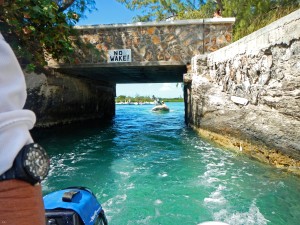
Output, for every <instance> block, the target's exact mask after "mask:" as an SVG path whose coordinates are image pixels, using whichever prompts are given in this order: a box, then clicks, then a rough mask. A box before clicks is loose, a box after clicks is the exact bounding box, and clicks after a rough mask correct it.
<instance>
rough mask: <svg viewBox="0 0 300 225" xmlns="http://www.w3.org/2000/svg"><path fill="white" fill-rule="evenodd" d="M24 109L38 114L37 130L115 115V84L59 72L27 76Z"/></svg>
mask: <svg viewBox="0 0 300 225" xmlns="http://www.w3.org/2000/svg"><path fill="white" fill-rule="evenodd" d="M25 79H26V84H27V93H28V95H27V101H26V105H25V108H27V109H31V110H32V111H34V112H35V114H36V117H37V122H36V125H35V127H37V128H39V127H50V126H55V125H61V124H66V123H72V122H76V121H84V120H89V119H107V118H109V119H111V118H112V117H113V116H114V114H115V100H114V98H115V84H108V83H101V82H98V81H95V80H84V79H82V78H81V79H78V78H74V77H69V76H66V75H63V74H59V73H53V74H52V75H47V76H46V75H45V74H26V73H25Z"/></svg>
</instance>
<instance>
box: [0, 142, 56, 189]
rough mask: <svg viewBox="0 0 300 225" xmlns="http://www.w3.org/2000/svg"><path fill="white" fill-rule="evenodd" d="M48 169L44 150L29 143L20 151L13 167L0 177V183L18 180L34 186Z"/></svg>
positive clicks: (47, 159) (48, 164)
mask: <svg viewBox="0 0 300 225" xmlns="http://www.w3.org/2000/svg"><path fill="white" fill-rule="evenodd" d="M49 168H50V160H49V157H48V155H47V153H46V151H45V150H44V148H43V147H42V146H40V145H39V144H37V143H31V144H28V145H25V146H24V147H23V148H22V149H21V151H20V152H19V153H18V155H17V157H16V158H15V160H14V163H13V166H12V167H11V168H10V169H9V170H7V171H6V172H5V173H3V174H2V175H0V181H4V180H10V179H20V180H24V181H26V182H28V183H30V184H32V185H35V184H38V183H40V182H41V181H42V180H43V179H45V177H46V176H47V174H48V172H49Z"/></svg>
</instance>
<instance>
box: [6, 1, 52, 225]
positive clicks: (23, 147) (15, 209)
mask: <svg viewBox="0 0 300 225" xmlns="http://www.w3.org/2000/svg"><path fill="white" fill-rule="evenodd" d="M0 5H1V1H0ZM0 59H1V60H0V145H1V147H0V224H3V225H4V224H5V225H45V223H46V222H45V211H44V205H43V197H42V188H41V185H40V182H41V180H42V179H43V178H45V176H46V175H47V173H48V171H49V158H48V156H47V154H46V153H45V151H44V149H43V148H42V147H40V146H39V145H38V144H36V143H33V140H32V137H31V135H30V133H29V130H30V129H31V128H33V126H34V124H35V120H36V117H35V114H34V113H33V112H32V111H30V110H24V109H23V107H24V105H25V101H26V96H27V93H26V84H25V78H24V74H23V72H22V69H21V67H20V65H19V63H18V61H17V58H16V56H15V55H14V53H13V51H12V49H11V48H10V46H9V44H8V43H7V42H6V41H5V40H4V38H3V36H2V34H1V33H0Z"/></svg>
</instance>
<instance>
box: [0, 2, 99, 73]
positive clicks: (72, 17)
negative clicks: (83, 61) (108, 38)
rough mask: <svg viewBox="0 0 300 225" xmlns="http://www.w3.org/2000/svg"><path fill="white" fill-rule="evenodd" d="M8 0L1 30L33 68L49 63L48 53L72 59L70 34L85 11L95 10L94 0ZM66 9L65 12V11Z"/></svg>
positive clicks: (3, 8) (1, 15)
mask: <svg viewBox="0 0 300 225" xmlns="http://www.w3.org/2000/svg"><path fill="white" fill-rule="evenodd" d="M63 2H65V1H60V0H56V1H53V0H30V1H29V0H7V1H6V3H5V4H4V5H3V6H0V30H1V32H2V34H3V36H4V37H5V38H6V40H7V41H8V42H9V43H10V44H11V46H12V48H13V50H14V51H15V53H16V55H17V57H18V59H19V61H20V63H21V65H24V66H27V68H29V69H31V70H32V69H34V68H37V67H43V66H44V65H46V60H45V54H50V55H51V56H52V57H53V58H55V59H57V60H59V59H62V58H64V59H72V57H71V54H72V52H73V45H72V42H71V40H70V39H69V37H70V36H74V34H75V31H74V30H73V28H72V26H73V25H74V24H76V23H77V22H78V20H79V18H80V17H81V16H83V15H84V12H85V11H87V10H92V9H94V5H95V2H94V0H73V1H72V0H70V1H68V2H69V3H72V4H69V5H63ZM62 7H65V8H64V11H63V10H62Z"/></svg>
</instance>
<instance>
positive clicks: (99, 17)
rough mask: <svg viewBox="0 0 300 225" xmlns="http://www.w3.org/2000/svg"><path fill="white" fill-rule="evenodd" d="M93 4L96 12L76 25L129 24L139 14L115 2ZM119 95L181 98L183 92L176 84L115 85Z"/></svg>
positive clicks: (100, 1) (112, 0)
mask: <svg viewBox="0 0 300 225" xmlns="http://www.w3.org/2000/svg"><path fill="white" fill-rule="evenodd" d="M95 2H96V8H97V9H98V10H97V11H95V12H92V13H86V17H87V18H85V19H82V20H80V21H79V23H77V25H80V26H81V25H95V24H114V23H131V22H132V18H133V17H134V16H135V15H137V13H139V12H133V11H130V10H129V9H127V8H126V7H125V6H124V5H122V4H121V3H119V2H117V1H115V0H95ZM119 95H126V96H131V97H135V96H137V95H139V96H152V95H155V96H156V97H160V98H178V97H183V90H182V87H181V84H179V85H177V84H176V83H156V84H148V83H147V84H117V96H119Z"/></svg>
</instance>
